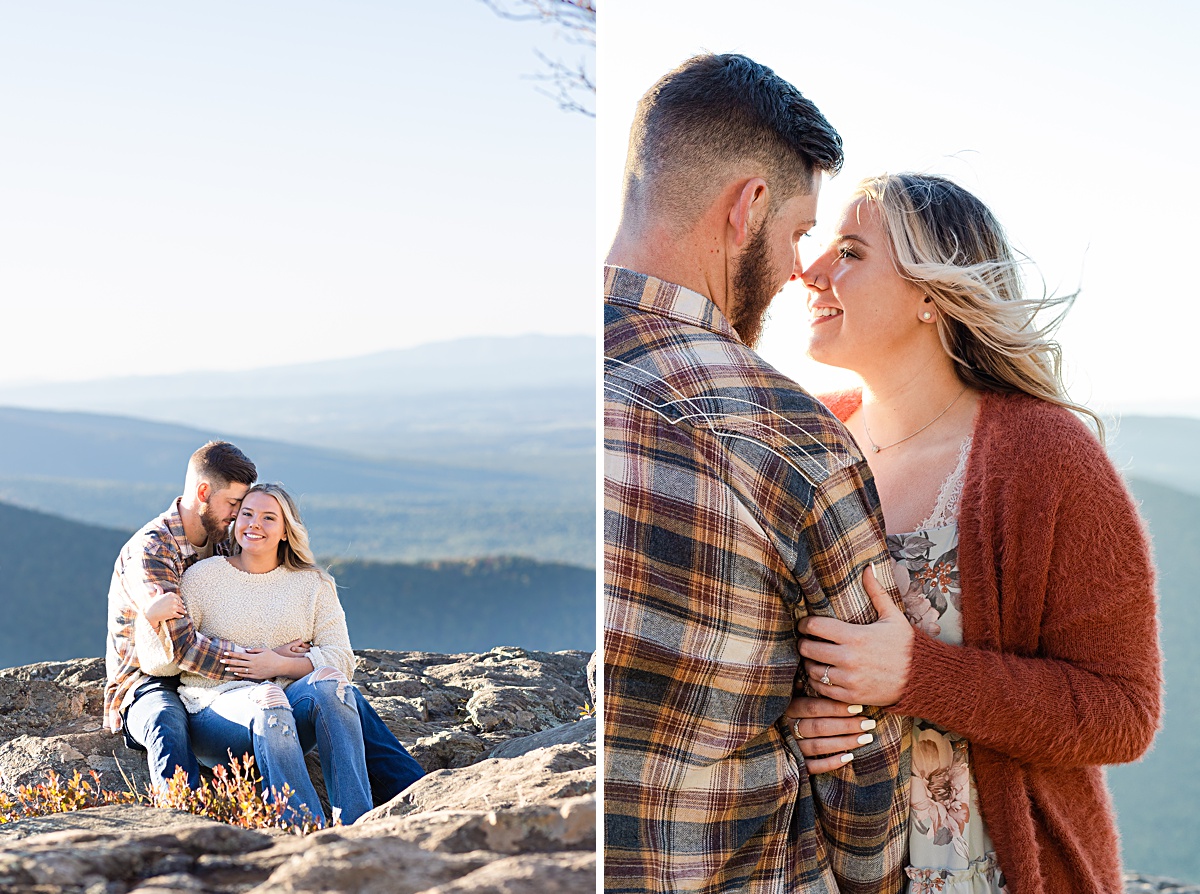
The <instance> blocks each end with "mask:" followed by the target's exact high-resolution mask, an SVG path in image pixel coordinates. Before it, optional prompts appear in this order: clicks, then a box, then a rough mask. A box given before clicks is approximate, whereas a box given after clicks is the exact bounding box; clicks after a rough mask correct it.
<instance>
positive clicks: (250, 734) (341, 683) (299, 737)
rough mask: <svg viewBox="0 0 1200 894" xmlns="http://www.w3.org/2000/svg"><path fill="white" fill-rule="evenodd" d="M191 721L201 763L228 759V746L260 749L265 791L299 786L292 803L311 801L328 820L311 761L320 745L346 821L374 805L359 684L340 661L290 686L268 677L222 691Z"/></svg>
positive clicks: (316, 815)
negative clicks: (309, 754) (351, 681)
mask: <svg viewBox="0 0 1200 894" xmlns="http://www.w3.org/2000/svg"><path fill="white" fill-rule="evenodd" d="M188 720H189V727H190V730H191V736H192V749H193V750H194V751H195V752H196V757H197V759H198V760H199V761H200V763H202V764H204V765H205V766H207V767H215V766H217V765H218V764H223V763H227V762H228V761H229V755H228V752H233V755H234V757H238V758H240V757H241V756H242V755H243V754H249V753H253V755H254V765H255V767H256V768H257V770H258V773H259V774H260V775H261V776H262V779H263V789H264V791H266V792H268V793H269V792H270V791H271V790H272V789H274V790H275V791H276V792H279V791H282V789H283V786H284V784H287V786H288V787H289V788H291V790H292V792H293V793H294V794H293V795H292V796H291V799H290V801H289V808H296V807H298V806H300V805H304V807H306V808H307V810H308V812H309V813H311V814H312V818H313V819H314V820H315V821H316V822H318V823H320V824H322V825H327V824H328V819H329V818H328V817H326V816H325V814H324V812H323V811H322V810H321V802H320V799H319V798H318V797H317V793H316V790H315V789H314V788H313V785H312V780H311V779H309V776H308V768H307V766H306V765H305V763H304V754H305V752H307V751H309V750H310V749H312V748H313V747H314V746H315V747H316V748H317V750H318V753H319V755H320V758H321V769H322V772H323V773H324V775H325V788H326V791H327V793H328V795H329V803H330V806H331V807H333V808H334V810H335V812H336V815H340V818H341V821H342V822H343V823H345V824H346V825H349V824H350V823H352V822H354V821H355V820H356V819H358V818H359V817H360V816H362V815H363V814H364V813H366V812H367V811H368V810H370V809H371V807H372V806H373V804H372V801H371V784H370V779H369V776H368V774H367V761H366V756H365V754H364V749H363V731H362V724H361V721H360V720H359V716H358V703H357V700H356V698H355V690H354V688H353V686H352V685H351V684H349V683H347V682H346V678H345V677H344V676H343V675H342V674H341V672H340V671H337V670H335V669H334V668H331V667H319V668H317V669H316V670H314V671H313V672H312V673H311V674H309V675H308V676H306V677H302V678H301V679H299V680H297V681H295V682H294V683H292V684H291V685H290V686H288V688H287V689H286V690H284V689H281V688H280V687H279V686H277V685H276V684H274V683H271V682H266V683H259V684H257V685H256V686H253V687H249V686H247V687H242V688H239V689H234V690H231V691H228V692H223V693H221V694H220V695H218V696H217V697H216V699H215V700H214V701H213V702H212V704H210V705H209V706H208V707H206V708H204V709H203V710H202V711H200V712H199V713H197V714H191V715H189V718H188ZM289 812H290V811H289ZM291 818H292V819H299V818H301V815H299V814H295V813H293V814H292V816H291Z"/></svg>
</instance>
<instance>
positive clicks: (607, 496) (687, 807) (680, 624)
mask: <svg viewBox="0 0 1200 894" xmlns="http://www.w3.org/2000/svg"><path fill="white" fill-rule="evenodd" d="M841 163H842V144H841V138H840V137H839V136H838V134H837V132H836V131H835V130H834V129H833V128H832V127H831V126H830V125H829V123H828V122H827V121H826V120H825V118H824V117H823V116H822V115H821V113H820V112H819V111H818V110H817V108H816V107H815V106H814V105H813V104H812V103H811V102H809V101H808V100H806V99H805V98H804V97H803V96H801V95H800V93H799V92H798V91H797V90H796V89H795V88H794V87H793V86H792V85H791V84H789V83H787V82H786V81H784V80H783V79H782V78H780V77H778V76H777V75H776V74H775V73H774V72H772V71H771V70H770V69H768V68H766V67H764V66H762V65H760V64H758V63H756V62H754V61H753V60H750V59H747V58H746V57H744V56H739V55H702V56H697V57H695V58H693V59H690V60H688V61H687V62H685V63H684V64H683V65H682V66H680V67H679V68H677V69H676V70H674V71H672V72H670V73H668V74H666V75H665V76H663V77H662V78H661V79H660V80H659V81H658V83H656V84H655V85H654V86H653V87H652V88H651V89H650V90H649V92H647V93H646V95H645V96H644V97H643V98H642V100H641V102H640V103H639V105H638V109H637V114H636V116H635V120H634V125H633V128H632V131H631V134H630V142H629V154H628V157H627V161H626V168H625V184H624V202H623V208H622V216H621V223H620V225H619V227H618V231H617V234H616V237H615V239H614V242H613V245H612V249H611V250H610V252H609V256H608V266H607V267H606V269H605V276H604V286H605V299H604V300H605V308H604V353H605V361H604V397H605V404H604V434H605V459H604V469H605V478H604V592H605V596H604V598H605V605H604V617H605V621H604V695H603V697H604V702H603V716H604V813H605V837H604V841H605V858H604V871H605V889H606V890H607V891H610V892H621V894H634V892H666V891H672V892H674V891H694V892H702V894H716V892H733V891H738V892H750V894H767V892H770V894H783V892H797V891H803V892H831V894H833V892H838V891H841V892H852V891H870V892H890V891H899V890H900V889H901V886H902V860H903V856H904V850H905V832H906V821H905V820H906V817H907V803H906V788H907V785H906V783H907V779H906V778H905V774H904V766H903V765H904V764H905V762H906V760H907V752H906V751H905V750H904V747H903V741H904V735H903V721H902V720H901V719H900V718H895V717H890V716H888V715H886V714H884V713H883V712H882V711H880V710H878V709H874V708H871V707H869V706H868V707H866V709H865V710H864V709H863V707H861V706H847V711H848V712H849V713H855V714H858V713H861V716H862V718H863V723H862V729H872V730H873V732H872V733H871V734H868V735H865V736H863V737H861V738H860V739H859V740H858V741H860V742H861V741H863V740H871V741H870V742H869V744H867V745H866V746H865V747H863V748H861V749H858V750H856V751H855V752H854V753H853V755H852V756H853V761H852V762H845V761H842V762H839V763H838V766H839V767H840V768H839V769H837V770H836V772H830V773H825V774H823V775H819V776H818V775H814V776H812V777H811V778H810V776H809V771H808V768H807V767H806V764H805V755H804V753H803V752H802V750H801V746H800V743H799V742H798V741H797V739H796V738H795V736H796V732H797V730H796V729H795V728H794V727H793V726H792V724H791V723H790V718H788V717H787V716H786V715H785V709H786V708H787V707H788V704H789V700H790V699H791V697H792V694H793V687H794V686H797V685H799V684H800V683H801V682H802V680H801V674H800V670H801V668H800V662H799V656H798V653H797V641H796V630H795V625H796V622H797V620H798V619H799V618H800V617H802V616H804V615H805V614H807V613H815V614H824V615H832V616H836V617H838V618H840V619H842V620H844V621H852V622H857V623H866V622H869V621H871V620H873V619H875V618H876V617H877V613H876V612H875V609H874V608H873V606H872V603H871V599H870V597H869V596H868V594H867V593H866V591H865V589H864V587H863V584H862V576H863V573H864V571H865V568H866V566H867V565H872V564H875V563H879V572H878V573H879V577H880V580H881V582H883V583H884V584H885V585H886V586H887V589H888V593H889V595H891V596H892V598H893V599H897V598H898V597H897V594H896V590H895V585H894V583H893V582H892V578H891V573H890V566H889V565H888V563H887V562H886V561H885V560H886V559H887V551H886V549H885V543H884V528H883V519H882V516H881V515H880V513H879V503H878V498H877V496H876V493H875V489H874V487H873V486H871V485H870V483H869V482H870V472H869V470H868V469H867V465H866V463H865V461H864V459H863V456H862V454H861V452H860V451H859V450H858V448H857V446H856V445H855V444H854V442H853V440H852V439H851V437H850V435H849V434H848V433H847V432H846V430H845V429H844V428H843V427H842V425H841V423H839V422H838V421H837V420H836V419H834V417H833V416H832V415H831V414H830V413H829V412H828V411H827V410H826V409H825V408H824V407H823V406H822V405H821V404H820V403H819V402H818V401H817V400H816V399H815V398H813V397H811V396H810V395H809V394H808V393H807V392H805V391H804V390H803V389H802V388H800V386H798V385H796V384H795V383H794V382H791V381H790V380H788V379H787V378H785V377H784V376H782V375H781V374H780V373H778V372H777V371H776V370H774V369H773V368H772V367H771V366H770V365H768V364H767V363H766V362H765V361H764V360H763V359H762V358H761V357H759V356H758V355H757V354H756V353H754V351H753V350H752V348H753V347H754V345H755V344H756V343H757V340H758V337H759V335H760V333H761V331H762V326H763V319H764V316H765V314H766V311H767V308H768V307H769V305H770V303H771V301H772V299H773V298H774V297H775V295H776V294H777V293H778V292H779V291H780V290H781V289H782V288H783V287H784V286H785V285H786V284H787V283H788V281H789V280H793V279H797V278H798V277H799V275H800V271H801V266H800V258H799V252H798V248H797V243H798V241H799V239H800V237H801V236H803V235H804V234H805V233H807V232H808V231H809V230H810V229H811V228H812V227H813V226H814V224H815V223H816V210H817V195H818V192H819V190H820V186H821V179H822V176H823V175H824V174H830V175H832V174H834V173H836V172H837V170H838V169H839V168H840V166H841ZM856 709H857V710H856ZM810 757H817V758H820V756H810ZM824 760H825V764H822V763H821V760H819V759H818V760H814V761H813V767H812V768H813V773H814V774H815V773H817V772H819V770H820V769H825V768H826V766H825V765H827V764H828V762H829V759H828V757H827V756H826V757H825V758H824Z"/></svg>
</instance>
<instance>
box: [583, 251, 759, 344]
mask: <svg viewBox="0 0 1200 894" xmlns="http://www.w3.org/2000/svg"><path fill="white" fill-rule="evenodd" d="M604 300H605V302H606V303H608V304H620V305H623V306H625V307H635V308H637V309H638V310H641V311H644V312H646V313H650V314H656V315H658V316H660V317H666V318H668V319H671V320H675V321H676V322H679V323H689V324H691V325H693V326H699V327H700V328H701V329H707V330H709V331H710V332H715V333H717V334H718V335H723V336H725V337H726V338H730V339H732V340H733V341H736V342H738V343H739V344H740V343H741V339H740V338H738V334H737V333H736V332H735V331H734V329H733V327H732V326H731V325H729V321H728V320H727V319H725V315H724V314H723V313H721V310H720V308H718V307H717V306H716V305H715V304H713V302H712V301H710V300H709V299H708V298H705V297H704V296H703V295H701V294H700V293H699V292H693V291H692V290H691V289H685V288H684V287H683V286H680V285H676V284H675V283H671V282H666V281H664V280H661V279H655V278H654V277H653V276H647V275H646V274H644V273H636V272H634V271H633V270H628V269H626V268H625V267H616V266H613V265H609V264H606V265H605V267H604Z"/></svg>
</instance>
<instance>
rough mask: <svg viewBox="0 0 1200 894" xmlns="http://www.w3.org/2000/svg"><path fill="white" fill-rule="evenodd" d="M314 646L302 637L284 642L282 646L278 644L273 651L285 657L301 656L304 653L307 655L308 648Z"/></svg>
mask: <svg viewBox="0 0 1200 894" xmlns="http://www.w3.org/2000/svg"><path fill="white" fill-rule="evenodd" d="M311 648H312V646H311V645H309V644H308V643H306V642H305V641H304V640H302V639H294V640H292V641H291V642H290V643H284V644H283V645H282V646H276V647H275V648H274V649H272V650H271V651H272V652H274V653H275V654H276V655H282V656H283V657H284V658H299V657H300V656H302V655H307V654H308V650H309V649H311Z"/></svg>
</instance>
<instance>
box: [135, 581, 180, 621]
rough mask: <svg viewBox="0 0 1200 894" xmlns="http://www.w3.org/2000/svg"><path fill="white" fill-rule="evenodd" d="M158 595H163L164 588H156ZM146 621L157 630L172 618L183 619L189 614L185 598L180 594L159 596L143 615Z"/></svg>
mask: <svg viewBox="0 0 1200 894" xmlns="http://www.w3.org/2000/svg"><path fill="white" fill-rule="evenodd" d="M154 591H155V592H156V593H159V594H162V588H161V587H159V586H155V587H154ZM143 614H145V616H146V620H147V621H149V622H150V626H152V627H153V628H154V629H155V630H157V629H158V625H159V624H161V623H162V622H163V621H168V620H170V619H172V618H182V617H183V616H184V615H186V614H187V609H186V608H185V607H184V604H183V597H182V596H180V595H179V594H178V593H166V594H163V595H159V596H158V598H157V599H155V600H154V601H153V602H151V603H150V604H149V605H147V606H146V611H145V612H144V613H143Z"/></svg>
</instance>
